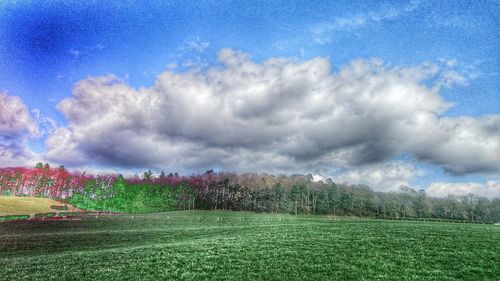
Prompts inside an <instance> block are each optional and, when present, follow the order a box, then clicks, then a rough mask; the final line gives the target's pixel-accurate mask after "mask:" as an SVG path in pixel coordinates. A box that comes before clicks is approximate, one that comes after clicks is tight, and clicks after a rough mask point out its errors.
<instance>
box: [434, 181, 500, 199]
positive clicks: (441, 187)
mask: <svg viewBox="0 0 500 281" xmlns="http://www.w3.org/2000/svg"><path fill="white" fill-rule="evenodd" d="M469 193H473V194H478V195H481V196H485V197H488V198H500V181H487V182H486V183H484V184H480V183H473V182H469V183H448V182H433V183H432V184H431V185H430V186H429V187H428V188H427V194H429V195H430V196H433V197H446V196H447V195H448V194H454V195H466V194H469Z"/></svg>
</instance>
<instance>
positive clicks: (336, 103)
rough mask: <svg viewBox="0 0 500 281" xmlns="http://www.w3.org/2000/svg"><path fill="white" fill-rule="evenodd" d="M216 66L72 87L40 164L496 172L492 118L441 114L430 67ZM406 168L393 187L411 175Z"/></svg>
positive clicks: (232, 62)
mask: <svg viewBox="0 0 500 281" xmlns="http://www.w3.org/2000/svg"><path fill="white" fill-rule="evenodd" d="M218 60H219V65H217V66H214V67H212V68H209V69H207V70H206V71H203V72H200V71H193V72H186V73H174V72H170V71H166V72H164V73H162V74H160V75H159V76H158V77H157V79H156V82H155V84H154V85H153V86H152V87H149V88H141V89H134V88H132V87H130V86H129V85H127V84H126V83H125V82H123V81H121V80H120V79H118V78H116V77H114V76H106V77H89V78H88V79H85V80H83V81H80V82H79V83H78V84H76V85H75V87H74V90H73V95H72V97H69V98H66V99H64V100H63V101H62V102H60V103H59V104H58V105H57V108H58V110H60V112H62V114H64V116H65V117H66V119H67V121H68V126H67V127H60V128H57V129H56V130H55V131H54V132H53V133H52V134H51V135H50V136H49V138H48V139H47V141H46V148H47V152H46V154H45V157H46V158H47V159H48V160H51V161H55V162H59V163H65V164H66V165H73V166H82V165H88V163H95V164H99V165H105V166H114V167H124V168H132V167H134V168H143V167H144V168H159V169H160V168H161V169H165V170H172V171H179V172H190V171H196V170H198V171H204V170H205V169H208V168H220V169H224V170H230V171H236V172H245V171H256V172H258V171H267V172H290V173H293V172H308V171H325V170H329V169H330V168H331V169H334V168H338V167H340V168H346V169H350V168H359V169H361V170H358V171H359V173H358V174H357V175H355V174H352V173H350V174H349V173H348V174H345V175H344V177H345V178H346V179H351V180H356V179H361V178H362V177H364V176H365V174H364V173H366V171H365V172H363V171H364V170H363V167H365V166H366V167H368V166H369V165H376V164H379V163H383V162H384V161H388V160H390V159H391V158H394V157H395V156H398V155H402V154H406V155H411V156H413V157H414V158H416V159H419V160H422V161H426V162H429V163H434V164H437V165H440V166H441V167H443V168H444V169H445V170H446V171H448V172H450V173H453V174H467V173H473V172H485V173H488V172H498V171H500V115H490V116H484V117H480V118H471V117H460V118H445V117H440V116H441V114H442V113H443V112H445V111H446V110H447V109H448V108H449V107H450V106H452V105H451V104H450V103H448V102H447V101H445V100H444V99H443V98H442V97H441V96H440V94H439V90H440V87H441V86H442V83H441V80H440V79H441V78H442V75H444V74H446V73H447V72H446V73H445V72H443V71H442V70H441V69H440V68H439V66H437V65H434V64H430V63H424V64H421V65H418V66H414V67H388V66H386V65H384V63H383V62H381V61H378V60H355V61H353V62H351V63H350V64H349V65H346V66H343V67H342V68H340V70H339V71H337V72H333V71H332V69H331V65H330V62H329V61H328V60H327V59H325V58H321V57H318V58H314V59H311V60H307V61H304V62H297V61H294V60H291V59H287V58H271V59H268V60H266V61H263V62H254V61H252V60H251V57H250V55H249V54H246V53H242V52H238V51H234V50H231V49H222V50H221V51H220V52H219V55H218ZM446 71H449V70H448V69H446ZM433 80H434V81H437V82H436V83H434V84H432V85H429V84H430V83H429V81H433ZM389 165H393V166H394V165H396V166H398V164H389ZM396 166H394V167H396ZM399 166H400V165H399ZM399 166H398V167H399ZM391 167H392V166H391ZM405 169H408V167H404V168H403V170H405ZM403 170H401V169H400V170H399V171H400V172H401V173H402V176H401V177H398V180H394V182H405V180H406V179H407V178H408V177H409V176H408V175H405V172H404V171H403ZM384 171H385V170H384ZM384 171H382V170H380V171H379V172H380V173H387V172H386V171H385V172H384ZM353 173H354V172H353ZM400 178H401V179H403V180H401V179H400Z"/></svg>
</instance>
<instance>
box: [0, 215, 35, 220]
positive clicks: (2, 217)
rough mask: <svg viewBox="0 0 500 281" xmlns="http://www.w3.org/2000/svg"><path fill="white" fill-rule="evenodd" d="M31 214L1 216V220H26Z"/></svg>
mask: <svg viewBox="0 0 500 281" xmlns="http://www.w3.org/2000/svg"><path fill="white" fill-rule="evenodd" d="M29 217H30V216H29V215H9V216H0V221H9V220H24V219H28V218H29Z"/></svg>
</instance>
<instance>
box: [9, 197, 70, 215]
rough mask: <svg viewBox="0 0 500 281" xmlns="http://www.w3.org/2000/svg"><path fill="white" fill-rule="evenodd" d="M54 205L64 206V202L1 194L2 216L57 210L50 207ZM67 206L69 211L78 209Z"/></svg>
mask: <svg viewBox="0 0 500 281" xmlns="http://www.w3.org/2000/svg"><path fill="white" fill-rule="evenodd" d="M52 205H56V206H63V205H64V203H61V202H58V201H55V200H52V199H48V198H38V197H17V196H0V216H10V215H33V214H36V213H48V212H56V210H54V209H52V208H50V206H52ZM67 206H68V212H73V211H77V210H78V209H76V208H74V207H73V206H71V205H67Z"/></svg>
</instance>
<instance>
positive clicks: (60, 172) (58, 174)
mask: <svg viewBox="0 0 500 281" xmlns="http://www.w3.org/2000/svg"><path fill="white" fill-rule="evenodd" d="M93 179H94V178H93V177H92V176H89V175H86V174H85V173H79V172H76V173H70V172H69V171H67V170H66V169H64V168H63V167H61V168H50V167H47V166H45V167H40V168H23V167H16V168H0V194H10V195H15V196H16V195H17V196H19V195H25V196H43V197H51V198H62V199H64V198H68V197H71V196H72V194H73V193H74V192H79V191H80V190H81V189H82V188H83V186H84V185H85V182H87V181H89V180H93Z"/></svg>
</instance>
